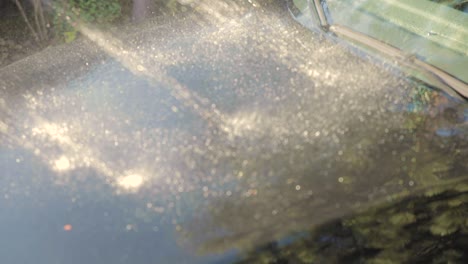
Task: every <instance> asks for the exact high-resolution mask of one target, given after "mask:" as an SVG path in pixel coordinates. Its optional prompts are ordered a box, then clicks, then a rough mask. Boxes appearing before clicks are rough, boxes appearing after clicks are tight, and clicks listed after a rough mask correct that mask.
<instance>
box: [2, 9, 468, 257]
mask: <svg viewBox="0 0 468 264" xmlns="http://www.w3.org/2000/svg"><path fill="white" fill-rule="evenodd" d="M78 2H79V1H78ZM90 2H92V1H90ZM136 2H137V1H135V3H133V2H131V3H129V2H127V6H125V5H123V4H122V5H121V6H120V9H119V10H120V11H119V12H122V14H127V16H122V17H121V16H117V15H116V17H117V18H116V19H117V20H116V21H114V22H112V23H110V25H103V24H99V23H98V22H97V21H98V20H93V23H94V24H93V23H86V21H85V20H86V18H85V17H80V16H77V17H70V19H69V20H70V21H71V22H70V24H66V25H68V26H69V28H67V29H66V30H67V31H65V32H62V33H63V35H61V37H60V38H62V37H64V38H63V39H61V40H58V39H53V40H49V41H50V42H47V44H41V45H43V46H38V47H37V52H33V53H31V54H27V55H25V54H23V53H19V52H18V54H17V55H15V56H18V57H17V58H18V59H17V60H13V59H12V57H11V55H8V59H7V60H8V61H9V62H8V63H6V62H5V63H4V64H3V66H2V67H1V68H0V95H1V97H0V116H1V118H0V172H1V177H0V234H3V236H2V237H0V244H1V246H0V261H2V262H4V263H136V264H139V263H242V262H244V263H262V262H263V263H279V262H292V263H296V262H297V263H327V262H347V261H356V262H360V261H361V262H362V261H369V262H372V261H374V262H376V263H378V262H379V261H393V262H396V263H402V262H409V263H413V262H416V261H421V262H426V260H427V261H429V260H430V261H432V260H433V259H435V260H434V261H436V260H437V261H440V262H442V263H445V262H447V261H459V262H461V263H463V262H464V260H466V259H467V256H466V252H467V250H466V249H467V244H466V237H467V234H468V231H467V230H468V229H467V228H468V225H467V222H466V219H467V212H468V210H467V209H466V207H467V191H468V190H467V184H468V182H467V181H468V178H467V176H468V167H467V162H466V161H467V160H468V140H467V135H468V134H467V132H468V103H467V101H466V99H464V98H463V97H461V96H459V95H458V94H449V93H446V92H444V91H443V90H440V89H437V88H435V87H434V86H432V85H431V84H430V83H428V82H425V81H424V80H421V79H418V78H414V76H413V74H411V73H409V72H408V71H406V70H405V69H404V68H403V67H399V65H398V64H397V65H393V64H389V63H388V62H385V61H382V60H381V59H379V58H378V57H376V56H374V55H375V54H373V53H365V54H363V53H362V52H356V51H355V50H354V49H352V48H349V46H347V45H346V43H347V40H345V39H338V40H337V39H335V38H333V39H331V38H328V37H324V35H323V34H319V33H317V32H314V31H310V30H309V29H308V28H306V27H303V26H301V25H300V24H299V23H297V22H296V20H294V19H293V17H292V16H290V14H289V11H288V7H287V6H286V4H285V3H283V2H276V1H266V2H259V1H181V2H177V3H176V2H171V1H169V2H171V3H172V4H173V5H174V6H172V5H171V4H168V3H166V2H164V5H163V3H162V2H158V3H159V4H160V5H161V6H163V7H161V8H162V9H161V10H159V9H157V8H155V7H154V6H152V7H151V8H148V9H144V10H146V11H145V12H146V14H145V12H142V11H138V10H139V9H138V8H137V7H138V6H133V4H136ZM122 3H123V2H122ZM335 3H336V6H333V5H332V3H331V1H330V3H329V6H328V10H330V11H327V12H329V13H330V14H332V16H333V19H334V20H338V19H343V20H345V19H348V18H349V19H350V17H348V18H345V17H346V15H338V14H339V13H336V14H335V15H333V12H332V11H331V10H335V9H333V8H337V9H336V10H338V8H340V5H339V4H338V3H337V2H335ZM342 3H344V2H342ZM353 3H356V4H357V3H358V2H353ZM24 4H25V5H24V10H25V14H26V15H29V16H30V15H31V14H32V19H31V20H30V23H33V24H32V26H33V27H34V23H35V22H34V21H35V18H34V10H35V9H34V5H33V4H27V3H24ZM153 4H154V3H153ZM166 4H168V5H166ZM109 6H112V5H109ZM4 8H5V9H4V10H10V11H11V12H12V13H11V14H16V15H11V17H10V18H11V19H12V20H11V21H10V20H8V21H9V22H8V23H7V22H4V23H6V24H8V25H12V23H13V22H12V21H16V23H18V24H17V26H18V27H19V28H21V29H23V30H26V31H22V33H23V35H24V34H26V33H25V32H28V33H27V34H30V35H28V36H29V37H28V40H29V41H31V43H32V44H31V45H34V43H36V42H34V40H33V39H34V38H35V36H34V34H32V33H31V31H30V30H29V29H28V25H27V24H26V23H25V22H24V18H23V16H22V14H21V12H20V11H14V12H13V11H12V10H18V9H17V8H18V7H17V5H16V4H12V5H8V6H7V7H4ZM6 8H9V9H6ZM61 8H62V7H61ZM134 8H135V9H134ZM353 8H354V7H353ZM36 10H37V9H36ZM59 10H62V9H59ZM79 10H81V11H80V12H81V13H80V14H81V15H82V14H83V12H85V11H83V10H86V9H85V8H84V7H82V8H81V9H79ZM105 10H107V11H108V12H110V14H114V13H112V12H114V11H112V10H114V9H112V8H111V9H110V11H109V10H108V9H105ZM125 10H126V11H125ZM158 10H159V11H158ZM348 10H352V9H348ZM111 11H112V12H111ZM15 12H16V13H15ZM50 12H52V13H50V14H54V13H53V12H56V11H50ZM125 12H127V13H125ZM133 12H135V13H133ZM151 12H154V14H152V13H151ZM456 12H460V11H456ZM85 13H86V12H85ZM46 14H48V13H46ZM93 14H95V13H93ZM112 16H114V15H112ZM341 16H343V17H341ZM14 19H17V20H14ZM40 19H41V18H40V16H38V21H40ZM44 19H46V18H44ZM52 19H53V17H52ZM4 21H7V20H6V19H5V20H4ZM50 21H53V20H50ZM20 23H24V24H20ZM369 23H371V22H369ZM21 25H23V26H24V27H23V26H21ZM60 25H61V24H60ZM52 26H53V25H52V24H51V27H52ZM68 26H67V27H68ZM5 27H6V26H5ZM2 30H5V28H2ZM28 30H29V31H28ZM55 30H57V32H61V31H58V29H57V28H55ZM5 32H6V31H5ZM8 32H10V33H11V35H8V36H9V38H10V39H6V40H5V43H6V42H9V41H19V40H20V39H21V38H20V36H23V35H22V34H19V33H18V32H15V31H11V28H10V31H8ZM13 32H15V34H17V35H18V37H10V36H17V35H15V34H13ZM406 33H407V32H405V33H404V34H406ZM36 34H40V33H38V32H36ZM73 34H75V35H73ZM402 34H403V33H402ZM3 36H4V35H2V38H4V37H3ZM37 37H38V38H40V36H37ZM67 37H68V39H67ZM5 38H6V37H5ZM24 41H25V42H21V43H22V44H15V45H23V46H25V47H26V46H27V45H28V44H27V43H26V41H27V40H24ZM54 41H55V42H54ZM0 44H1V43H0ZM450 45H452V44H450ZM6 46H8V47H10V45H9V44H6ZM44 47H47V48H44ZM445 49H450V47H446V48H444V50H445ZM15 50H17V49H16V48H9V49H8V51H9V54H13V52H14V51H15ZM31 50H32V49H31ZM450 52H452V51H450ZM457 52H458V51H457ZM22 54H23V55H22ZM465 58H466V57H465ZM5 61H6V60H5ZM454 62H455V60H454ZM402 248H404V249H407V250H406V251H405V250H402ZM435 263H439V262H435Z"/></svg>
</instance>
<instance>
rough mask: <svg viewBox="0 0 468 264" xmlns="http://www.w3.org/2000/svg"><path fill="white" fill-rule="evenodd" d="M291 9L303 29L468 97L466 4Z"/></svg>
mask: <svg viewBox="0 0 468 264" xmlns="http://www.w3.org/2000/svg"><path fill="white" fill-rule="evenodd" d="M446 4H447V3H446ZM291 6H292V8H293V10H294V11H293V12H295V15H296V18H297V19H298V20H299V21H300V22H301V23H302V24H304V25H306V26H308V27H311V28H315V29H317V28H321V29H323V30H325V31H329V32H332V33H334V34H336V35H338V36H339V37H344V38H347V39H349V40H350V41H351V42H353V43H354V44H356V45H357V46H359V47H361V48H364V49H366V50H368V51H378V52H379V53H380V54H384V55H387V56H389V57H390V59H391V60H396V61H398V63H399V64H400V67H407V68H408V70H409V71H410V72H412V74H413V75H414V76H416V77H417V78H420V79H422V80H424V81H427V82H429V83H431V84H432V85H435V86H438V87H439V88H441V89H444V88H445V87H444V86H449V87H451V88H452V89H454V90H455V91H457V92H458V93H460V94H461V95H462V96H464V97H467V96H468V85H467V78H468V77H466V76H467V74H466V73H465V68H467V67H468V65H467V64H466V63H467V61H468V59H467V54H468V46H467V45H466V43H468V32H467V31H466V30H465V27H464V25H466V24H468V15H467V13H466V12H465V11H464V10H465V6H466V4H464V3H463V1H462V2H458V1H454V2H452V3H451V4H449V5H443V4H437V3H434V1H429V0H418V1H412V2H411V3H407V1H393V0H391V1H366V0H363V1H305V0H297V1H292V4H291ZM445 90H446V91H447V92H450V91H449V90H447V89H445Z"/></svg>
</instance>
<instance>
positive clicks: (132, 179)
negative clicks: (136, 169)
mask: <svg viewBox="0 0 468 264" xmlns="http://www.w3.org/2000/svg"><path fill="white" fill-rule="evenodd" d="M118 184H119V185H120V186H121V187H123V188H125V189H137V188H139V187H140V186H141V185H142V184H143V177H142V176H141V175H138V174H130V175H127V176H124V177H121V178H120V179H119V180H118Z"/></svg>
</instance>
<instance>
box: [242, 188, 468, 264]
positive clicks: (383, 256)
mask: <svg viewBox="0 0 468 264" xmlns="http://www.w3.org/2000/svg"><path fill="white" fill-rule="evenodd" d="M443 189H444V190H443V191H441V192H439V191H434V190H432V191H427V192H425V193H424V194H423V195H420V196H417V197H413V198H408V199H403V200H401V201H399V202H396V203H394V204H390V205H385V206H382V207H377V208H373V209H371V210H368V211H366V212H364V213H360V214H357V215H355V216H351V217H347V218H345V219H343V220H337V221H332V222H329V223H327V224H325V225H322V226H320V227H319V228H317V229H314V230H312V231H309V232H307V233H306V234H303V235H302V236H301V237H300V238H298V239H296V240H295V241H294V242H292V243H290V244H287V245H284V246H280V245H278V244H276V243H271V244H268V245H267V246H264V247H263V248H259V249H258V250H256V251H254V252H251V253H249V254H248V255H247V256H246V257H245V259H244V260H243V261H241V263H336V262H346V263H362V262H365V263H466V262H467V261H468V254H467V251H466V249H467V248H468V221H467V219H468V182H466V179H465V182H464V183H460V182H459V183H457V184H454V185H451V186H445V187H444V188H443Z"/></svg>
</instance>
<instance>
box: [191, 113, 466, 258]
mask: <svg viewBox="0 0 468 264" xmlns="http://www.w3.org/2000/svg"><path fill="white" fill-rule="evenodd" d="M312 114H313V113H312ZM401 117H403V118H404V120H403V121H405V120H406V121H408V120H410V119H418V120H419V121H418V122H417V123H416V125H415V126H407V124H408V122H401V123H398V122H399V120H398V118H397V119H396V120H393V121H392V120H387V119H386V120H380V119H379V118H380V117H377V118H375V119H372V118H368V119H367V121H368V123H367V124H366V126H359V125H355V124H354V125H353V124H348V125H349V126H348V127H349V128H350V129H349V130H348V131H346V133H345V136H343V137H339V138H338V139H339V141H340V144H339V148H337V149H333V148H334V146H335V145H333V144H332V143H333V135H329V136H328V137H317V138H316V139H314V140H313V141H307V140H306V141H300V140H299V139H297V138H296V137H295V136H287V137H286V136H283V138H282V140H286V142H287V143H286V144H283V145H282V146H281V147H279V148H278V149H273V150H271V151H268V150H264V151H260V152H261V154H258V152H256V153H253V154H251V155H250V156H249V155H247V154H245V153H242V152H239V153H236V154H235V155H232V156H231V157H233V156H234V157H235V159H234V160H238V161H237V162H233V161H232V160H233V159H232V158H231V157H229V160H226V161H224V160H220V163H229V164H231V165H232V167H235V169H234V171H233V175H237V178H238V181H239V183H236V188H235V189H234V190H230V195H224V196H221V197H219V196H218V197H217V198H216V199H213V200H214V201H210V202H209V203H208V208H209V209H208V210H206V211H204V210H202V211H200V212H199V213H200V214H199V216H198V218H196V219H195V220H194V221H191V222H190V223H189V224H187V225H185V228H184V230H183V233H184V234H185V236H186V238H187V239H188V240H189V241H190V242H195V243H196V244H197V245H201V250H202V251H208V252H213V251H223V250H225V249H227V248H232V247H234V248H238V249H240V250H242V251H243V252H249V251H250V250H252V249H253V248H256V247H257V246H258V245H259V244H268V243H269V242H270V241H275V240H277V239H281V238H282V237H284V236H287V235H289V234H294V233H301V232H303V231H304V230H310V228H311V227H313V226H317V225H320V224H322V223H324V222H326V221H329V220H331V219H334V218H339V217H342V216H344V215H346V214H349V213H351V212H353V211H355V210H361V209H363V208H367V207H368V206H369V205H370V204H379V205H382V204H385V203H386V202H388V201H389V200H394V199H400V198H402V197H405V196H407V195H408V194H411V193H414V192H415V190H417V189H427V188H428V187H431V186H434V185H439V184H442V183H444V182H446V181H449V180H451V179H453V178H460V177H462V178H463V177H466V171H467V168H466V164H465V161H466V160H467V159H468V152H467V150H468V142H466V140H463V137H461V138H460V137H456V136H454V137H450V138H441V137H437V136H433V131H431V130H430V129H431V128H430V126H429V125H428V124H434V123H437V122H439V119H440V120H442V121H444V120H445V119H444V118H445V117H444V116H443V115H440V114H435V115H432V116H429V115H423V114H421V113H420V112H402V113H401ZM395 121H396V123H397V124H396V125H395V124H393V125H388V124H389V123H390V122H395ZM332 123H333V122H332ZM351 128H352V129H351ZM388 128H390V129H388ZM339 129H340V128H337V129H336V130H339ZM262 145H268V144H262ZM298 146H299V147H298ZM330 153H331V154H330ZM244 161H248V162H244ZM234 163H236V164H234ZM231 191H232V192H231ZM442 192H443V194H441V196H437V197H436V198H431V197H429V196H426V197H422V198H419V200H415V202H411V204H412V203H418V204H419V203H421V204H422V205H424V204H425V203H428V202H429V200H430V201H433V199H439V198H441V199H446V198H447V199H448V197H451V194H449V193H446V192H444V191H442ZM457 195H458V196H460V197H464V196H461V194H457ZM223 197H224V198H223ZM463 199H464V198H463ZM422 201H424V202H422ZM406 202H408V203H410V201H409V200H408V201H406ZM403 205H404V202H402V203H401V204H397V205H395V206H393V207H392V206H389V208H388V210H387V209H385V210H384V209H378V210H377V211H376V213H375V215H371V213H367V214H363V216H362V217H363V218H356V219H357V220H355V221H358V222H359V221H364V220H365V219H367V220H366V221H367V222H365V221H364V222H363V223H362V225H363V226H367V225H369V226H373V227H375V226H376V225H377V224H378V223H380V222H379V221H383V220H385V219H386V220H388V221H393V222H395V223H396V224H395V226H396V227H395V228H397V229H395V230H393V229H389V228H387V227H386V225H387V224H388V223H387V222H388V221H387V222H385V223H387V224H385V223H384V222H382V223H380V224H379V225H378V227H375V229H372V230H369V231H368V232H371V233H367V235H368V236H369V238H368V239H370V238H371V237H374V236H378V237H379V238H382V239H383V238H385V239H387V240H391V239H392V238H393V239H394V240H395V241H393V242H392V243H406V242H404V241H401V240H400V239H395V238H398V237H400V236H401V237H402V238H406V237H405V236H407V235H404V234H403V233H401V232H402V231H401V230H403V229H401V228H400V229H401V230H400V229H398V228H399V227H401V226H403V225H404V226H406V225H409V224H411V223H419V221H420V217H422V216H421V215H420V214H419V211H415V212H413V211H411V212H406V211H408V210H406V211H405V210H399V209H401V207H402V206H403ZM411 206H414V208H416V204H414V205H411ZM390 207H391V208H393V209H390ZM424 210H425V209H424ZM429 212H430V211H429ZM447 212H448V213H447V214H451V212H449V211H448V210H447ZM454 212H459V211H454ZM426 213H427V212H426ZM440 215H444V214H443V213H441V214H440ZM364 216H367V218H365V217H364ZM377 216H379V217H377ZM380 216H384V217H383V218H380ZM430 218H431V221H433V223H432V224H431V226H433V228H432V229H431V231H432V232H435V233H434V234H433V235H434V236H435V235H437V234H436V233H437V232H438V231H437V228H439V229H441V230H442V229H444V228H446V229H448V230H449V231H450V230H451V229H450V228H449V227H448V226H444V223H443V221H445V220H444V219H445V218H448V217H447V215H446V216H445V218H444V217H442V219H440V217H439V216H434V217H430ZM452 219H453V218H452ZM458 219H461V218H458ZM405 221H406V222H405ZM421 221H422V220H421ZM424 221H426V220H424ZM427 221H429V220H427ZM427 221H426V222H427ZM438 221H439V222H440V221H442V222H441V225H439V226H437V225H436V224H437V223H438ZM400 222H401V223H400ZM426 222H424V223H425V224H428V223H426ZM350 223H351V222H349V221H348V222H340V223H339V226H340V228H342V231H343V232H345V231H346V232H351V233H352V234H353V237H355V236H357V234H358V229H359V228H361V226H360V225H358V224H350ZM399 223H400V224H401V226H398V224H399ZM454 225H458V226H457V230H460V228H461V227H460V225H461V223H458V222H457V223H453V224H449V226H450V227H451V228H452V229H453V228H454V227H453V226H454ZM363 228H364V227H363ZM366 228H367V227H366ZM428 228H429V227H428ZM428 230H430V228H429V229H428ZM340 232H341V231H340ZM346 232H345V233H346ZM366 232H367V231H366ZM379 232H380V233H379ZM439 232H443V231H439ZM374 234H375V235H374ZM408 235H409V234H408ZM333 239H335V238H333ZM406 239H412V238H406ZM299 241H302V242H300V243H302V244H300V246H298V247H303V248H308V247H310V245H309V244H314V243H315V242H314V243H312V242H310V241H309V242H310V243H309V242H307V241H306V240H299ZM380 242H381V241H380ZM297 243H299V242H297ZM297 243H294V245H299V244H297ZM343 243H344V242H343ZM346 243H348V242H346ZM349 243H351V242H349ZM352 243H358V242H352ZM359 243H361V242H359ZM369 243H370V242H369ZM375 243H377V242H375ZM389 243H390V242H389ZM314 245H315V244H314ZM404 245H406V244H402V245H401V246H404ZM372 246H373V247H374V244H372ZM377 246H378V245H375V247H376V248H377V249H375V250H373V251H372V252H374V253H375V254H376V253H378V252H380V251H382V250H381V249H380V248H378V247H377ZM267 248H268V250H270V251H271V250H273V251H272V252H276V251H278V250H280V249H278V247H277V246H274V244H270V245H269V246H268V247H267ZM286 248H287V247H286ZM288 250H289V249H288ZM280 251H283V249H281V250H280ZM309 251H310V250H309ZM309 251H307V252H309ZM272 252H270V253H271V254H273V253H272ZM369 252H370V251H369ZM369 252H367V251H366V252H364V253H365V254H370V253H369ZM382 252H383V251H382ZM270 253H269V254H270ZM283 253H284V252H283ZM364 253H363V254H364ZM374 253H373V254H374ZM275 254H276V253H275ZM278 254H279V253H278ZM284 254H286V253H284ZM291 254H292V253H291ZM301 254H303V255H302V257H303V258H305V259H308V258H311V259H312V256H309V255H308V254H309V253H305V251H304V252H303V253H301ZM350 254H351V253H350ZM359 254H361V253H359ZM447 254H448V253H447ZM265 258H267V259H268V257H265ZM319 262H320V261H319ZM272 263H275V262H272Z"/></svg>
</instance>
